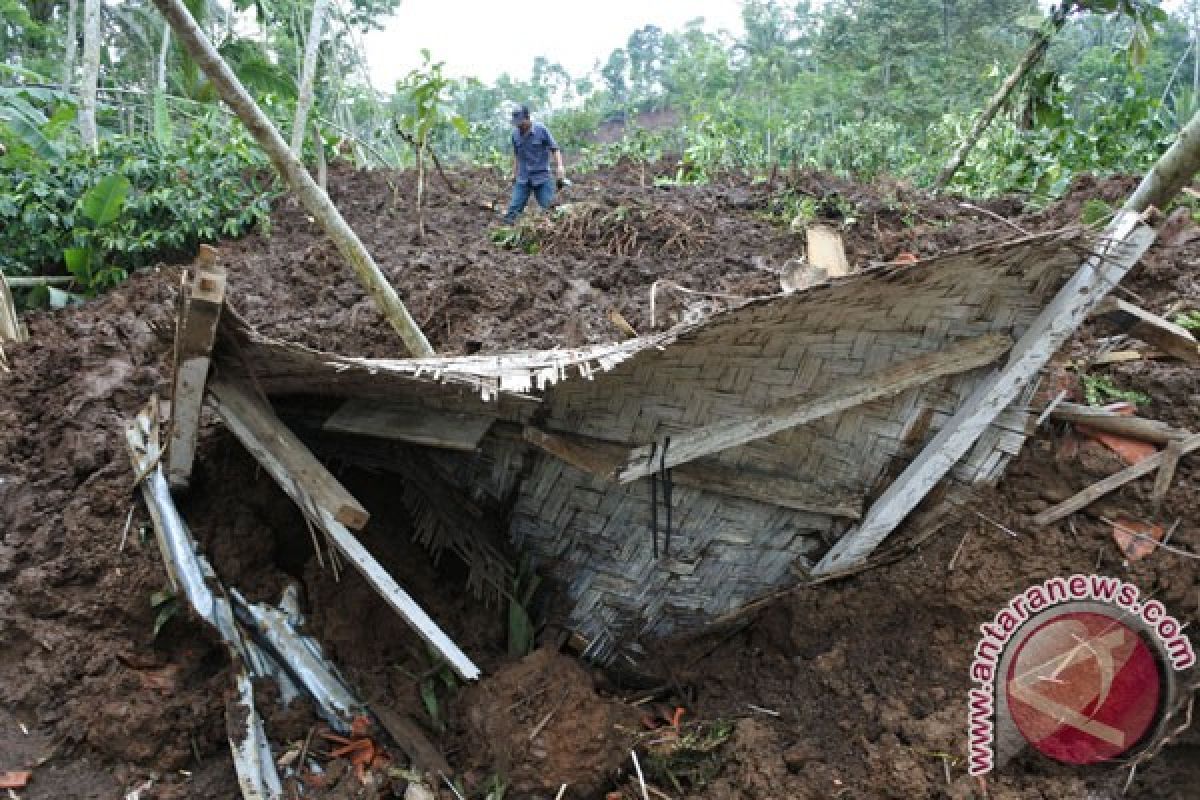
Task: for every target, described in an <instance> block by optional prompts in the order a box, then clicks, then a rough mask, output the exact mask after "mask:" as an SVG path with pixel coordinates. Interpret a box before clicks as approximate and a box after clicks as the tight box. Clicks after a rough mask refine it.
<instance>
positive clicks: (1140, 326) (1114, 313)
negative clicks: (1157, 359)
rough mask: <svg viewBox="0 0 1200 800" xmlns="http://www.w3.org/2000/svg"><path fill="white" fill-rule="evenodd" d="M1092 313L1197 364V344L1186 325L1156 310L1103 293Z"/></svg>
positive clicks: (1147, 342)
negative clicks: (1177, 323)
mask: <svg viewBox="0 0 1200 800" xmlns="http://www.w3.org/2000/svg"><path fill="white" fill-rule="evenodd" d="M1094 315H1102V316H1105V317H1108V318H1109V319H1111V320H1112V321H1113V322H1115V323H1116V324H1117V325H1119V326H1121V328H1122V330H1124V331H1125V332H1126V333H1128V334H1129V335H1130V336H1133V337H1134V338H1137V339H1141V340H1142V341H1143V342H1145V343H1146V344H1150V345H1154V346H1155V347H1157V348H1158V349H1159V350H1162V351H1163V352H1164V353H1166V354H1167V355H1169V356H1174V357H1175V358H1178V359H1179V360H1181V361H1183V362H1185V363H1188V364H1192V365H1196V364H1200V345H1197V343H1196V337H1194V336H1192V334H1191V333H1190V332H1189V331H1188V330H1187V329H1186V328H1182V327H1180V326H1179V325H1176V324H1175V323H1173V322H1168V321H1167V320H1165V319H1163V318H1162V317H1160V316H1158V315H1157V314H1151V313H1150V312H1149V311H1147V310H1146V309H1144V308H1141V307H1139V306H1135V305H1134V304H1133V303H1129V302H1126V301H1125V300H1122V299H1121V298H1119V297H1106V298H1104V302H1102V303H1101V304H1100V305H1099V306H1098V307H1097V308H1096V311H1095V314H1094Z"/></svg>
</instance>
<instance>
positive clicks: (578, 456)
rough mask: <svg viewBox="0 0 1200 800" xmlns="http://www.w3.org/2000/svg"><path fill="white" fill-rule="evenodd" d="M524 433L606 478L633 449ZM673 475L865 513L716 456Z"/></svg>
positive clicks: (764, 497)
mask: <svg viewBox="0 0 1200 800" xmlns="http://www.w3.org/2000/svg"><path fill="white" fill-rule="evenodd" d="M524 438H525V441H527V442H529V443H530V444H532V445H534V446H535V447H537V448H539V449H540V450H542V451H543V452H546V453H549V454H550V455H552V456H554V457H555V458H558V459H559V460H561V461H565V462H566V463H568V464H570V465H571V466H573V467H575V468H576V469H579V470H582V471H583V472H586V473H588V474H590V475H595V476H596V477H598V478H602V479H604V480H606V481H612V480H613V479H614V478H613V476H614V474H615V470H616V468H617V466H618V465H619V464H620V463H621V459H622V458H623V457H624V456H625V455H626V454H628V453H629V446H628V445H625V444H621V443H618V442H608V441H604V440H603V439H594V438H591V437H588V436H580V435H578V434H568V433H551V432H549V431H544V430H541V429H539V428H533V427H526V428H525V430H524ZM671 478H672V480H674V481H675V483H677V484H679V485H680V486H691V487H693V488H696V489H703V490H705V491H708V492H714V493H716V494H723V495H728V496H730V497H741V498H745V499H747V500H757V501H758V502H760V503H767V504H769V505H775V506H780V507H782V508H790V509H793V510H795V511H806V512H808V513H811V514H827V515H829V516H832V517H842V518H844V519H852V520H857V519H860V518H861V516H862V498H854V497H851V496H849V495H848V494H847V493H844V492H837V491H831V490H825V489H821V488H819V487H814V486H813V485H812V484H811V483H810V482H807V481H801V480H797V479H796V478H795V476H792V475H779V474H776V473H771V472H764V471H762V470H756V469H745V468H737V467H730V466H726V465H725V464H721V463H719V462H717V461H713V460H710V459H700V460H698V461H693V462H691V463H688V464H683V465H681V466H678V467H675V468H674V469H672V470H671Z"/></svg>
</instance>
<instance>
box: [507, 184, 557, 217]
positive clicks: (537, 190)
mask: <svg viewBox="0 0 1200 800" xmlns="http://www.w3.org/2000/svg"><path fill="white" fill-rule="evenodd" d="M530 194H533V196H534V197H536V198H537V201H538V205H539V206H541V207H542V208H549V207H550V204H551V203H552V202H554V181H551V180H547V181H545V182H544V183H539V184H538V185H537V186H534V185H533V184H532V183H530V182H529V181H516V182H515V183H513V191H512V201H511V202H510V203H509V204H508V211H506V212H504V221H505V222H507V223H509V224H512V223H513V222H516V220H517V217H518V216H519V215H520V213H521V212H522V211H524V210H525V204H526V203H528V202H529V195H530Z"/></svg>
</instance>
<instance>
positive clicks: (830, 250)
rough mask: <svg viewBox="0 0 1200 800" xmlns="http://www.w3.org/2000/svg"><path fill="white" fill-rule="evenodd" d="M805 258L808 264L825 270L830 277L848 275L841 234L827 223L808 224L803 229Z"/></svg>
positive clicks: (849, 270) (847, 262)
mask: <svg viewBox="0 0 1200 800" xmlns="http://www.w3.org/2000/svg"><path fill="white" fill-rule="evenodd" d="M804 235H805V241H806V247H805V258H806V259H807V260H808V263H809V265H810V266H813V267H816V268H817V269H823V270H825V274H826V275H828V276H829V277H830V278H837V277H840V276H842V275H849V274H850V272H851V269H850V262H849V261H847V260H846V248H845V246H844V245H843V244H842V235H841V234H840V233H838V232H837V231H835V230H834V229H833V228H831V227H829V226H828V225H809V226H808V228H807V229H806V230H805V234H804Z"/></svg>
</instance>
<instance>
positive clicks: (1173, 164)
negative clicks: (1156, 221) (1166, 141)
mask: <svg viewBox="0 0 1200 800" xmlns="http://www.w3.org/2000/svg"><path fill="white" fill-rule="evenodd" d="M1197 171H1200V111H1197V112H1196V114H1195V115H1194V116H1193V117H1192V119H1191V121H1190V122H1188V124H1187V126H1186V127H1185V128H1184V129H1183V130H1182V131H1180V132H1179V138H1178V139H1176V140H1175V143H1174V144H1173V145H1171V147H1170V149H1169V150H1167V152H1165V153H1163V155H1162V158H1160V159H1159V160H1158V161H1157V162H1155V164H1154V167H1153V169H1151V170H1150V171H1149V172H1147V173H1146V176H1145V177H1144V178H1142V182H1141V183H1140V184H1138V188H1137V189H1135V190H1134V192H1133V194H1131V195H1130V196H1129V199H1128V200H1126V201H1125V209H1126V210H1128V211H1145V210H1146V209H1148V208H1150V207H1151V206H1153V207H1155V208H1160V209H1161V208H1164V207H1165V206H1166V205H1167V203H1169V202H1171V200H1172V199H1174V197H1175V195H1176V194H1178V193H1179V191H1180V190H1181V189H1183V187H1184V186H1186V185H1187V184H1189V183H1191V181H1192V176H1193V175H1195V174H1196V172H1197Z"/></svg>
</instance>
